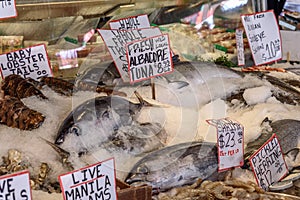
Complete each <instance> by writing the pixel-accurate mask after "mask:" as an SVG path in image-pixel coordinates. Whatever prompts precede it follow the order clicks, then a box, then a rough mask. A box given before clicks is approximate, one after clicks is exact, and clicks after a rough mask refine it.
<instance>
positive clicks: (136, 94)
mask: <svg viewBox="0 0 300 200" xmlns="http://www.w3.org/2000/svg"><path fill="white" fill-rule="evenodd" d="M134 94H135V96H136V97H137V98H138V100H139V103H140V104H141V106H145V107H159V108H167V107H169V106H168V105H164V104H153V103H150V102H149V101H146V100H145V99H144V98H143V97H142V96H141V95H140V94H139V93H138V92H137V91H134Z"/></svg>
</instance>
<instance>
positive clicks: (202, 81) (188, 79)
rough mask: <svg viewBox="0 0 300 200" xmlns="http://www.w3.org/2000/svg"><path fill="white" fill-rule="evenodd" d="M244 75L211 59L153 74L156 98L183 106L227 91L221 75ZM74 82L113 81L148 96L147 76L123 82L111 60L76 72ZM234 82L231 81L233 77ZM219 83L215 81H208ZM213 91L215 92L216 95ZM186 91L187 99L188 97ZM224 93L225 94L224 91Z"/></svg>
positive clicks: (116, 85) (177, 63)
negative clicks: (131, 82)
mask: <svg viewBox="0 0 300 200" xmlns="http://www.w3.org/2000/svg"><path fill="white" fill-rule="evenodd" d="M242 77H243V75H242V74H241V73H240V72H237V71H235V70H232V69H229V68H226V67H223V66H220V65H216V64H214V63H212V62H201V61H195V62H180V61H179V62H174V72H172V73H171V74H167V75H163V76H158V77H156V78H154V79H153V80H154V82H155V85H156V94H157V95H156V96H157V100H158V101H160V102H163V103H166V104H171V105H176V106H178V105H180V106H186V107H193V106H195V105H196V106H198V105H199V104H205V103H208V102H210V101H211V100H212V99H213V98H218V97H219V96H220V93H222V94H224V93H225V94H228V91H227V88H226V85H224V84H225V83H223V81H222V80H223V79H228V80H236V79H239V80H241V79H242ZM76 82H77V83H76V84H80V83H81V82H89V83H93V84H94V85H102V84H105V85H110V86H111V85H114V87H115V88H116V90H119V91H122V92H125V93H127V94H128V96H130V94H131V93H133V91H135V90H136V91H138V92H139V93H141V94H143V96H145V97H147V98H151V93H150V92H149V88H148V87H143V86H148V85H149V80H146V81H142V82H138V83H136V84H133V85H130V84H129V83H124V82H123V81H122V80H121V79H120V76H119V74H118V73H117V71H116V67H115V66H114V64H113V63H112V64H109V65H108V63H101V64H99V65H95V66H93V67H90V68H88V69H87V70H86V71H84V72H82V73H80V74H79V76H78V78H77V80H76ZM232 82H233V81H232ZM210 83H218V84H210ZM214 93H217V95H215V94H214ZM187 94H189V95H188V96H189V99H187V98H186V97H187ZM223 96H225V95H223Z"/></svg>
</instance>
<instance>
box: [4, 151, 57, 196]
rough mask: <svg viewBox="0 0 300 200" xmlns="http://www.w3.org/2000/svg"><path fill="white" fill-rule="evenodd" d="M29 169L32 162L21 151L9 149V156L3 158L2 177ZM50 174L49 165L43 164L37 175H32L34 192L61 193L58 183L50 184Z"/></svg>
mask: <svg viewBox="0 0 300 200" xmlns="http://www.w3.org/2000/svg"><path fill="white" fill-rule="evenodd" d="M29 168H30V161H29V160H26V159H25V158H24V155H23V154H22V153H21V152H20V151H18V150H16V149H9V150H8V152H7V156H2V163H1V164H0V175H7V174H12V173H15V172H19V171H23V170H29ZM49 172H50V167H49V165H48V164H47V163H41V165H40V169H39V171H38V173H37V175H36V176H34V175H32V176H31V177H30V187H31V188H32V189H33V190H44V191H47V192H51V193H52V192H57V193H59V192H61V190H60V187H59V183H58V181H56V182H50V180H49V179H48V175H49Z"/></svg>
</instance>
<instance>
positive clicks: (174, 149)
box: [125, 119, 300, 193]
mask: <svg viewBox="0 0 300 200" xmlns="http://www.w3.org/2000/svg"><path fill="white" fill-rule="evenodd" d="M271 127H272V131H269V132H266V133H263V134H262V135H261V136H260V137H259V138H258V139H256V141H254V142H250V143H249V144H248V145H247V148H246V149H245V152H246V153H245V154H246V155H245V157H246V158H247V155H251V154H252V153H254V152H255V151H256V150H257V149H259V147H261V145H263V143H264V142H266V141H267V140H268V139H269V138H270V137H271V136H272V134H273V133H276V134H277V136H278V140H279V142H280V144H281V147H282V150H283V153H287V156H286V159H289V160H290V161H294V162H290V163H291V164H298V165H299V164H300V163H299V160H298V159H299V158H296V157H299V155H297V154H295V152H294V151H293V152H292V153H291V151H292V150H294V149H295V148H297V147H298V146H299V139H300V133H299V130H300V121H297V120H290V119H284V120H278V121H274V122H272V123H271ZM296 153H299V151H296ZM292 167H294V166H291V167H290V168H292ZM217 171H218V157H217V147H216V145H215V143H206V142H191V143H181V144H176V145H173V146H168V147H165V148H162V149H160V150H157V151H154V152H152V153H150V154H148V155H146V156H145V157H144V158H142V159H141V160H139V161H138V162H137V163H136V164H135V165H134V166H133V168H132V170H131V171H130V173H129V174H128V176H127V178H126V179H125V181H126V182H127V183H129V184H149V185H151V186H152V187H153V191H154V193H155V192H159V191H166V190H169V189H171V188H173V187H178V186H182V185H186V184H191V183H194V182H195V181H196V180H197V179H199V178H201V179H216V178H223V175H224V174H222V173H221V174H220V173H217ZM218 176H219V177H218Z"/></svg>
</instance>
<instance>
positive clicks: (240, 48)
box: [235, 29, 245, 66]
mask: <svg viewBox="0 0 300 200" xmlns="http://www.w3.org/2000/svg"><path fill="white" fill-rule="evenodd" d="M243 33H244V31H243V30H242V29H236V31H235V38H236V49H237V58H238V65H239V66H242V65H245V54H244V40H243Z"/></svg>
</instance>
